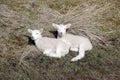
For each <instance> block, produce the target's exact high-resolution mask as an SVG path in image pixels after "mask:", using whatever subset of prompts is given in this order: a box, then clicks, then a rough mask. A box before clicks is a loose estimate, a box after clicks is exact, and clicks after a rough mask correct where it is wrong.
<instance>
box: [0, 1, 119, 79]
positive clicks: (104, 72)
mask: <svg viewBox="0 0 120 80" xmlns="http://www.w3.org/2000/svg"><path fill="white" fill-rule="evenodd" d="M53 22H54V23H65V24H66V23H71V24H72V27H71V28H70V29H69V31H68V32H69V33H73V34H76V35H83V36H87V37H89V38H90V39H91V41H92V43H93V45H94V47H93V50H92V51H90V52H86V53H88V54H86V56H85V58H84V59H82V60H80V61H78V62H74V63H72V62H70V59H71V58H73V57H74V56H76V55H77V53H75V52H70V54H68V55H67V56H65V57H63V58H61V59H55V58H51V57H46V56H44V55H42V54H41V52H38V50H36V48H35V47H34V45H29V44H28V41H29V40H28V37H26V35H28V32H27V29H28V28H32V29H39V28H41V27H42V28H44V30H45V31H44V33H43V35H44V36H49V37H54V35H53V34H52V33H50V32H49V31H55V29H54V28H52V25H51V24H52V23H53ZM0 34H1V35H0V43H1V44H0V80H18V79H20V80H56V79H57V80H119V79H120V77H119V74H120V63H119V62H120V59H119V58H120V54H119V51H120V47H119V45H120V6H119V0H0Z"/></svg>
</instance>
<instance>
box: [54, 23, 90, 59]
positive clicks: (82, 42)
mask: <svg viewBox="0 0 120 80" xmlns="http://www.w3.org/2000/svg"><path fill="white" fill-rule="evenodd" d="M52 25H53V27H54V28H56V29H57V32H58V35H57V38H58V39H62V40H63V41H64V42H65V43H67V44H69V45H70V50H71V51H76V52H79V54H78V56H76V57H74V58H72V59H71V61H77V60H80V59H82V58H83V57H84V56H85V51H88V50H91V49H92V44H91V42H90V40H89V39H88V38H86V37H83V36H77V35H72V34H68V33H66V29H68V28H70V26H71V24H67V25H63V24H60V25H58V24H55V23H53V24H52Z"/></svg>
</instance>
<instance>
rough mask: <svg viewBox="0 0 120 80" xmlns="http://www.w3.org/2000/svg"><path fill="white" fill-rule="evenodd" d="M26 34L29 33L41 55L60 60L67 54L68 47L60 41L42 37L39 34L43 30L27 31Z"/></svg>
mask: <svg viewBox="0 0 120 80" xmlns="http://www.w3.org/2000/svg"><path fill="white" fill-rule="evenodd" d="M28 32H29V33H31V35H32V38H33V40H34V41H35V45H36V47H37V48H38V49H39V50H40V51H42V52H43V54H45V55H47V56H50V57H55V58H61V57H63V56H65V55H66V54H68V53H69V46H68V45H67V44H66V43H65V42H63V41H62V40H60V39H54V38H48V37H42V35H41V33H42V32H43V29H40V30H31V29H28Z"/></svg>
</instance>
